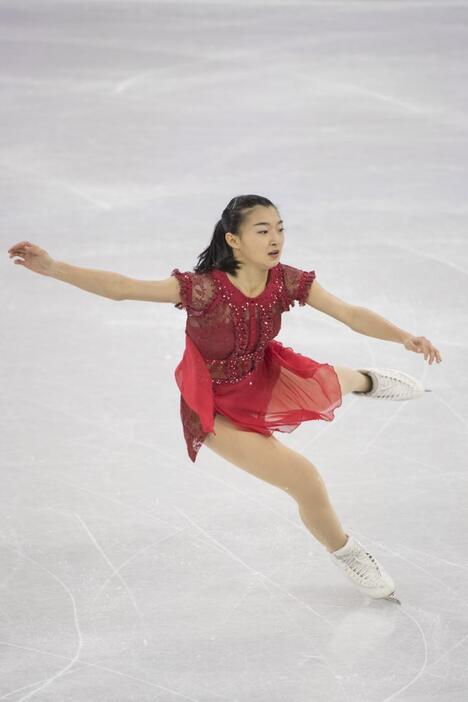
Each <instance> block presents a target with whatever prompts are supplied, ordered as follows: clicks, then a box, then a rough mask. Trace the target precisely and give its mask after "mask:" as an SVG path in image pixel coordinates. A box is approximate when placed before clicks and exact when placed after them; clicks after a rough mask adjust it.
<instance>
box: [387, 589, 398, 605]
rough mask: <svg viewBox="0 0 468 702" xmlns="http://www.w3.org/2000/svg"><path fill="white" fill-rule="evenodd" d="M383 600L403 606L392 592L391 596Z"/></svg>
mask: <svg viewBox="0 0 468 702" xmlns="http://www.w3.org/2000/svg"><path fill="white" fill-rule="evenodd" d="M383 599H384V600H390V601H391V602H396V603H397V604H399V605H401V602H400V600H399V599H398V597H395V593H394V592H392V594H391V595H387V597H384V598H383Z"/></svg>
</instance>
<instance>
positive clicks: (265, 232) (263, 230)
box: [258, 227, 284, 234]
mask: <svg viewBox="0 0 468 702" xmlns="http://www.w3.org/2000/svg"><path fill="white" fill-rule="evenodd" d="M280 232H284V227H283V228H282V229H280ZM258 233H259V234H268V230H267V229H262V230H261V231H259V232H258Z"/></svg>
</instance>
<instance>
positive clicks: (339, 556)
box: [328, 534, 401, 604]
mask: <svg viewBox="0 0 468 702" xmlns="http://www.w3.org/2000/svg"><path fill="white" fill-rule="evenodd" d="M347 536H348V540H347V542H346V544H345V545H344V546H342V547H341V548H339V549H338V550H337V551H332V552H330V551H329V552H328V553H329V555H330V557H331V559H332V561H333V563H335V565H336V566H337V567H338V568H339V569H340V570H342V571H343V573H345V574H346V575H347V576H348V577H349V578H350V580H351V581H352V583H353V584H354V585H355V587H356V588H357V589H358V590H359V592H361V593H363V594H364V595H368V596H369V597H372V598H373V599H387V600H393V601H394V602H397V603H398V604H401V602H400V600H398V599H397V598H396V597H395V595H394V593H395V583H394V582H393V580H392V578H391V577H390V575H388V573H386V572H385V570H384V569H383V568H382V566H381V565H380V563H379V562H378V561H377V559H376V558H374V556H372V555H371V554H370V553H369V552H368V551H366V550H365V548H364V547H363V546H362V545H361V544H360V543H359V541H357V540H356V539H355V538H354V537H353V536H350V535H349V534H348V535H347Z"/></svg>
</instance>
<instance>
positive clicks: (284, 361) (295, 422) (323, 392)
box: [175, 336, 342, 461]
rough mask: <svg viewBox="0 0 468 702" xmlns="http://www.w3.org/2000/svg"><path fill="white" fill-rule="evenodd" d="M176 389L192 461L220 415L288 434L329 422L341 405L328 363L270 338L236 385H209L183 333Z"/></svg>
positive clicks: (198, 356)
mask: <svg viewBox="0 0 468 702" xmlns="http://www.w3.org/2000/svg"><path fill="white" fill-rule="evenodd" d="M175 377H176V381H177V384H178V386H179V389H180V391H181V416H182V422H183V426H184V435H185V439H186V443H187V449H188V453H189V456H190V458H191V459H192V461H195V458H196V454H197V452H198V449H199V448H200V446H201V444H202V443H203V440H204V438H205V437H206V434H207V433H211V432H213V433H214V434H216V432H215V431H214V417H215V415H216V414H222V415H223V416H225V417H227V418H228V419H229V420H231V421H232V422H233V423H234V424H236V425H237V426H238V427H239V428H240V429H243V430H245V431H256V432H258V433H260V434H264V435H266V436H270V435H271V434H272V432H273V431H281V432H288V433H289V432H292V431H294V429H296V428H297V427H298V426H299V425H300V424H301V423H302V422H304V421H308V420H312V419H324V420H326V421H332V420H333V419H334V411H335V409H337V408H338V407H340V406H341V403H342V395H341V386H340V383H339V380H338V376H337V374H336V372H335V369H334V367H333V366H332V365H329V364H328V363H318V362H317V361H314V360H313V359H311V358H308V357H307V356H303V355H302V354H300V353H297V352H295V351H293V349H292V348H290V347H285V346H283V344H282V343H281V342H279V341H276V340H272V341H270V342H269V344H268V345H267V346H266V348H265V355H264V358H263V361H262V362H261V363H260V364H258V365H257V367H256V368H255V370H254V371H253V372H252V373H250V374H248V375H246V376H245V377H244V378H243V379H242V380H240V381H239V382H237V383H221V384H217V383H213V382H212V379H211V377H210V375H209V373H208V369H207V367H206V364H205V362H204V359H203V357H202V355H201V354H200V352H199V350H198V348H197V347H196V346H195V344H194V343H193V342H192V340H191V339H190V337H189V336H186V348H185V353H184V357H183V359H182V361H181V362H180V364H179V365H178V367H177V368H176V371H175Z"/></svg>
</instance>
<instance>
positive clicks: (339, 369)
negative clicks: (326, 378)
mask: <svg viewBox="0 0 468 702" xmlns="http://www.w3.org/2000/svg"><path fill="white" fill-rule="evenodd" d="M333 367H334V369H335V373H336V374H337V376H338V380H339V381H340V385H341V394H342V395H346V394H347V393H348V392H354V391H356V392H367V391H368V390H370V389H371V388H372V380H371V379H370V378H369V376H368V375H366V374H365V373H361V372H360V371H357V370H354V369H353V368H347V367H346V366H333Z"/></svg>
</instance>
